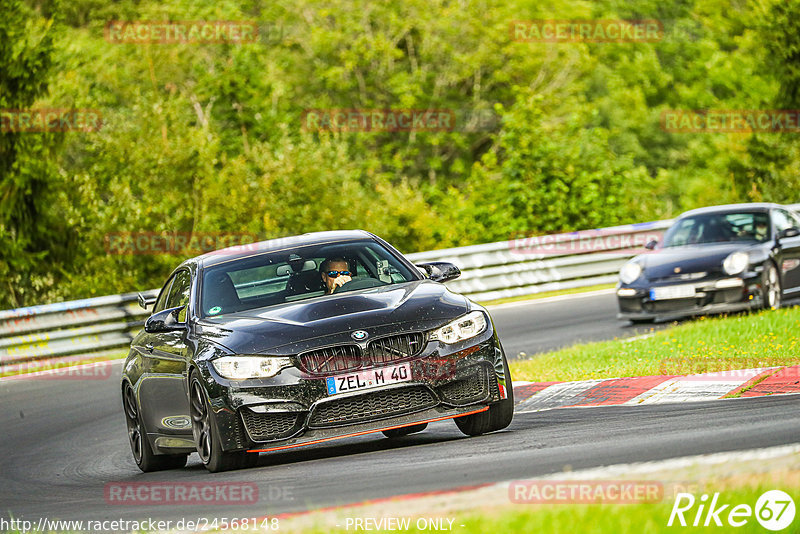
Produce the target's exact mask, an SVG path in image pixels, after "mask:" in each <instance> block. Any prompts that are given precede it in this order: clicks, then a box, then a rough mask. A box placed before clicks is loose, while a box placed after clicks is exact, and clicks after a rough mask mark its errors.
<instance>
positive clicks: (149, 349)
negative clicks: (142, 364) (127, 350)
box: [144, 343, 153, 352]
mask: <svg viewBox="0 0 800 534" xmlns="http://www.w3.org/2000/svg"><path fill="white" fill-rule="evenodd" d="M144 348H145V349H147V352H153V344H152V343H145V345H144Z"/></svg>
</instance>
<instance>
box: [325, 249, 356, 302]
mask: <svg viewBox="0 0 800 534" xmlns="http://www.w3.org/2000/svg"><path fill="white" fill-rule="evenodd" d="M319 271H320V276H322V283H323V284H325V294H326V295H331V294H332V293H333V292H334V291H336V290H337V289H338V288H340V287H342V286H343V285H345V284H346V283H347V282H349V281H350V280H352V277H351V276H350V275H351V273H350V268H349V267H348V266H347V260H346V259H344V258H328V259H326V260H325V261H323V262H322V264H321V265H320V266H319Z"/></svg>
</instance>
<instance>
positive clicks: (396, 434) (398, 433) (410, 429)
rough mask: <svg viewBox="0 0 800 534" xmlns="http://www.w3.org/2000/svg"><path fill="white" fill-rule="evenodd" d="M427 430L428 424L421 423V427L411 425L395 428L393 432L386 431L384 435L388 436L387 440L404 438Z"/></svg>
mask: <svg viewBox="0 0 800 534" xmlns="http://www.w3.org/2000/svg"><path fill="white" fill-rule="evenodd" d="M426 428H428V423H421V424H419V425H411V426H406V427H403V428H393V429H391V430H384V431H383V435H384V436H386V437H387V438H402V437H403V436H407V435H409V434H414V433H416V432H422V431H423V430H425V429H426Z"/></svg>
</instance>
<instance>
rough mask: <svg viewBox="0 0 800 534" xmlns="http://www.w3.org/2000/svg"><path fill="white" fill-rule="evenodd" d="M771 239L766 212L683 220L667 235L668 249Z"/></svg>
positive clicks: (711, 215) (703, 216) (665, 245)
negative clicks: (702, 244) (701, 244)
mask: <svg viewBox="0 0 800 534" xmlns="http://www.w3.org/2000/svg"><path fill="white" fill-rule="evenodd" d="M769 236H770V224H769V214H768V213H766V212H752V213H711V214H707V215H697V216H694V217H686V218H684V219H681V220H679V221H678V222H677V223H675V224H674V225H673V226H672V227H671V228H670V229H669V230H668V231H667V234H666V235H665V236H664V247H681V246H684V245H695V244H700V243H725V242H754V243H761V242H764V241H766V240H768V239H769Z"/></svg>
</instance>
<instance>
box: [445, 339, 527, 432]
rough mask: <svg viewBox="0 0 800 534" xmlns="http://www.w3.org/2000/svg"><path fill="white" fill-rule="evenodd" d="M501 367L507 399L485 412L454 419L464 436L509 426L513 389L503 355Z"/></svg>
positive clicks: (512, 405) (512, 407)
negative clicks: (503, 373) (503, 372)
mask: <svg viewBox="0 0 800 534" xmlns="http://www.w3.org/2000/svg"><path fill="white" fill-rule="evenodd" d="M503 367H505V379H506V380H505V381H506V385H505V387H506V394H507V395H508V397H507V398H506V399H503V400H501V401H498V402H495V403H494V404H492V405H491V406H489V409H488V410H486V411H485V412H481V413H476V414H472V415H465V416H463V417H456V419H455V422H456V426H457V427H458V429H459V430H460V431H461V432H463V433H464V434H466V435H468V436H479V435H481V434H485V433H487V432H495V431H497V430H502V429H504V428H505V427H507V426H508V425H510V424H511V420H512V419H513V418H514V388H513V387H512V384H511V372H510V371H509V369H508V360H506V356H505V354H504V355H503Z"/></svg>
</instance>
